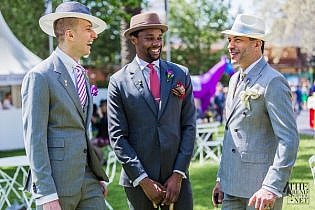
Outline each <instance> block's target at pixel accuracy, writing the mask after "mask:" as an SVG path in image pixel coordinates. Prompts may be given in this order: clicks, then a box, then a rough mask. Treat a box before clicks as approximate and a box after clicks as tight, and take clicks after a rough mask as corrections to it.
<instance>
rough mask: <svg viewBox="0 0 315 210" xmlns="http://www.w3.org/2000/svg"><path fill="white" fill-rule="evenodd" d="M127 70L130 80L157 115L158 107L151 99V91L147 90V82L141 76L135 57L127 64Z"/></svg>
mask: <svg viewBox="0 0 315 210" xmlns="http://www.w3.org/2000/svg"><path fill="white" fill-rule="evenodd" d="M128 71H129V73H130V76H131V80H132V82H133V84H134V85H135V87H136V88H137V90H138V91H139V92H140V94H141V96H142V97H143V98H144V100H145V102H146V103H147V105H148V106H149V107H150V109H151V110H152V112H153V113H154V114H155V115H157V114H158V107H157V105H156V102H155V101H154V100H153V97H152V95H151V92H150V90H149V87H148V85H147V82H146V80H145V78H144V76H143V73H142V71H141V69H140V66H139V65H138V63H137V61H136V59H134V60H133V61H132V62H131V63H130V64H129V65H128Z"/></svg>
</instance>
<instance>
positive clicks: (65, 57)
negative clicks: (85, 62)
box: [55, 47, 78, 71]
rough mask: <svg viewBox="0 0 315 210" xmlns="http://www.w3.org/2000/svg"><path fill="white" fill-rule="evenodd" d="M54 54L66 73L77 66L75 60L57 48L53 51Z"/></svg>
mask: <svg viewBox="0 0 315 210" xmlns="http://www.w3.org/2000/svg"><path fill="white" fill-rule="evenodd" d="M55 53H56V55H57V56H58V57H59V58H60V60H61V61H62V62H63V64H64V65H65V66H66V68H67V70H68V71H69V70H73V69H74V68H75V67H76V66H77V65H78V63H77V62H76V61H75V60H73V58H71V57H70V56H69V55H67V54H66V53H65V52H63V51H62V50H61V49H60V48H59V47H57V48H56V49H55Z"/></svg>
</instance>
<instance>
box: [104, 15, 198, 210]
mask: <svg viewBox="0 0 315 210" xmlns="http://www.w3.org/2000/svg"><path fill="white" fill-rule="evenodd" d="M166 30H167V26H166V25H164V24H161V23H160V20H159V17H158V15H157V14H156V13H143V14H139V15H136V16H133V17H132V18H131V23H130V28H129V29H128V30H126V31H125V32H124V35H125V36H126V37H127V38H129V39H130V40H131V42H132V44H133V45H134V46H135V48H136V57H135V58H134V60H133V61H132V62H131V63H129V64H127V65H126V66H124V67H123V68H122V69H121V70H120V71H118V72H117V73H115V74H114V75H113V76H112V77H111V78H110V83H109V87H108V124H109V134H110V142H111V145H112V147H113V148H114V150H115V153H116V155H117V157H118V159H119V161H121V163H122V166H123V170H122V173H121V178H120V184H121V185H122V186H124V188H125V192H126V195H127V198H128V204H129V208H130V209H136V210H144V209H145V210H150V209H154V206H156V205H159V204H160V205H161V208H162V209H168V208H169V206H168V205H170V208H172V207H171V206H173V207H174V209H178V210H192V209H193V203H192V190H191V184H190V181H189V176H188V167H189V163H190V160H191V156H192V152H193V148H194V140H195V132H196V131H195V130H196V126H195V106H194V100H193V96H192V84H191V79H190V76H189V73H188V69H186V68H184V67H182V66H179V65H177V64H174V63H171V62H167V61H164V60H161V59H160V53H161V50H162V42H163V41H162V40H163V39H162V36H163V33H164V32H165V31H166Z"/></svg>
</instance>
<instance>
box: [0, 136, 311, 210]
mask: <svg viewBox="0 0 315 210" xmlns="http://www.w3.org/2000/svg"><path fill="white" fill-rule="evenodd" d="M22 154H24V151H18V152H16V151H15V152H0V157H7V156H14V155H22ZM313 154H315V139H314V138H312V137H308V136H301V142H300V148H299V152H298V158H297V161H296V164H295V167H294V169H293V173H292V176H291V180H290V182H305V183H307V184H308V186H309V187H310V189H309V190H310V193H309V195H310V203H309V204H304V205H303V204H295V205H292V204H288V201H289V200H288V198H287V197H286V198H285V199H284V206H283V209H284V210H300V209H303V210H314V209H315V185H314V184H313V181H312V175H311V171H310V168H309V164H308V159H309V157H310V156H311V155H313ZM217 168H218V164H217V163H215V162H211V161H206V162H204V163H203V164H200V163H199V162H192V163H191V166H190V179H191V182H192V187H193V196H194V209H195V210H208V209H214V207H213V206H212V203H211V191H212V188H213V186H214V184H215V179H216V172H217ZM120 170H121V167H120V166H119V167H117V172H116V176H115V180H114V182H113V183H112V184H111V185H110V186H109V190H110V194H109V197H108V201H109V203H110V204H111V205H112V207H113V208H114V209H116V210H127V209H128V207H127V201H126V197H125V194H124V191H123V188H122V187H121V186H119V185H118V180H119V174H120ZM5 171H6V172H8V173H12V169H11V168H7V169H5ZM12 199H13V198H12Z"/></svg>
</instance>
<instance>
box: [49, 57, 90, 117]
mask: <svg viewBox="0 0 315 210" xmlns="http://www.w3.org/2000/svg"><path fill="white" fill-rule="evenodd" d="M53 59H54V65H55V69H54V71H55V72H57V73H58V76H59V77H58V81H59V82H60V84H61V85H62V86H63V87H64V88H65V89H66V91H67V93H68V94H69V96H70V98H71V99H72V101H73V103H74V105H75V107H76V108H77V110H78V112H79V113H80V116H81V118H82V120H83V121H85V119H84V117H83V116H84V115H83V109H82V106H81V104H80V100H79V96H78V93H77V91H76V88H75V86H74V84H73V82H72V79H71V77H70V75H69V73H68V71H67V69H66V67H65V66H64V64H63V63H62V62H61V60H60V59H59V58H58V56H57V55H54V58H53Z"/></svg>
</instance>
